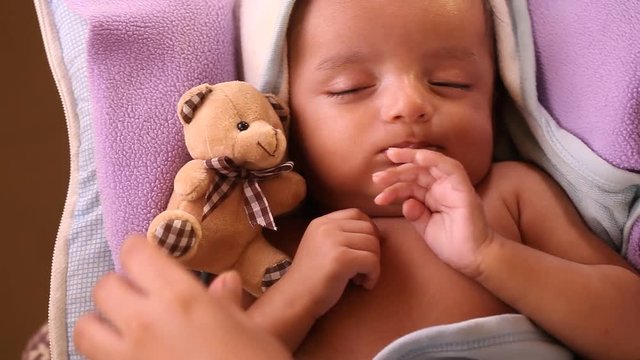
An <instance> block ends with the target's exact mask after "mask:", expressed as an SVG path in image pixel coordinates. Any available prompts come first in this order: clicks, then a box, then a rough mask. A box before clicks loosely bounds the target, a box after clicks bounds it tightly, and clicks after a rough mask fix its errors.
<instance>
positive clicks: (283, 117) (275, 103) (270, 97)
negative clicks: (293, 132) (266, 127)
mask: <svg viewBox="0 0 640 360" xmlns="http://www.w3.org/2000/svg"><path fill="white" fill-rule="evenodd" d="M264 97H265V98H267V101H269V104H271V107H272V108H273V110H275V112H276V114H278V117H279V118H280V121H281V122H282V127H283V128H284V129H285V132H286V131H288V130H289V109H287V108H286V107H285V106H284V105H282V104H281V103H280V100H278V97H277V96H275V95H274V94H264Z"/></svg>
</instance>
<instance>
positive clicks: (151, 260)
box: [74, 236, 291, 360]
mask: <svg viewBox="0 0 640 360" xmlns="http://www.w3.org/2000/svg"><path fill="white" fill-rule="evenodd" d="M121 263H122V266H123V268H124V270H125V271H126V273H127V275H128V277H125V276H123V275H119V274H115V273H112V274H108V275H106V276H104V277H103V278H102V279H101V280H100V281H99V282H98V284H97V285H96V287H95V289H94V293H93V296H94V300H95V304H96V307H97V311H98V313H99V314H98V313H92V314H87V315H85V316H83V317H81V318H80V319H79V320H78V322H77V323H76V327H75V331H74V341H75V345H76V348H77V349H78V351H79V352H80V353H82V354H84V355H85V356H87V357H88V358H90V359H97V360H100V359H154V360H155V359H258V358H260V359H289V358H291V356H290V355H289V354H288V353H287V352H286V351H285V349H284V347H283V346H282V344H280V343H279V342H278V341H276V339H275V338H274V337H272V336H271V335H269V334H268V333H267V332H265V331H264V330H261V329H259V328H258V327H257V326H256V325H255V324H253V322H252V321H251V320H250V319H249V318H248V316H247V315H246V314H245V312H244V311H243V310H242V308H241V306H240V302H241V291H242V288H241V283H240V278H239V276H238V274H237V273H224V274H222V275H220V276H218V278H216V280H215V281H214V282H213V283H212V284H211V286H210V287H209V289H208V291H207V289H206V288H205V287H204V286H202V285H201V284H200V283H199V282H198V281H197V280H196V279H195V277H194V276H193V275H192V274H190V273H189V272H187V271H186V270H184V269H183V268H181V267H180V265H179V264H178V263H177V262H176V261H174V260H173V259H171V258H170V257H169V256H167V255H165V254H164V253H162V252H161V250H160V249H159V248H157V247H155V246H154V245H153V244H150V243H148V242H147V241H146V240H145V239H144V237H142V236H135V237H132V238H129V239H128V240H127V241H126V242H125V244H124V245H123V247H122V250H121Z"/></svg>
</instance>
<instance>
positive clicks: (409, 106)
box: [383, 78, 433, 122]
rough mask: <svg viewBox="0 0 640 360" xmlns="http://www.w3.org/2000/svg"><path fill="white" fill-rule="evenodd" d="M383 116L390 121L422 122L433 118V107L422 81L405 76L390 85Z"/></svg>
mask: <svg viewBox="0 0 640 360" xmlns="http://www.w3.org/2000/svg"><path fill="white" fill-rule="evenodd" d="M388 95H389V96H388V97H387V99H386V101H385V105H384V110H383V117H384V119H385V120H386V121H390V122H398V121H405V122H416V121H417V122H422V121H427V120H428V119H429V118H431V114H432V110H433V109H432V107H431V104H430V102H429V96H428V93H427V89H426V87H425V85H424V84H423V83H422V81H418V80H417V79H413V78H405V79H403V80H401V81H398V82H397V83H396V84H393V85H392V86H390V89H389V94H388Z"/></svg>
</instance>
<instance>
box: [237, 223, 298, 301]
mask: <svg viewBox="0 0 640 360" xmlns="http://www.w3.org/2000/svg"><path fill="white" fill-rule="evenodd" d="M290 265H291V260H290V259H289V257H288V256H287V255H285V254H284V253H283V252H282V251H280V250H278V249H276V248H275V247H273V246H272V245H271V244H269V243H268V242H267V240H266V239H265V238H264V237H263V236H262V235H261V234H260V235H258V237H257V238H255V239H254V240H253V241H252V242H251V243H249V245H248V246H247V248H246V250H245V251H244V252H243V253H242V255H241V256H240V258H239V259H238V261H237V262H236V263H235V265H234V266H233V268H234V269H235V270H237V271H238V273H239V274H240V277H241V278H242V283H243V285H244V287H245V290H247V291H248V292H249V293H251V294H252V295H254V296H256V297H257V296H260V295H262V293H263V292H265V291H266V290H267V289H268V288H269V287H270V286H271V285H273V284H275V283H276V282H277V281H278V280H279V279H280V278H281V277H282V276H283V275H284V274H285V273H286V271H287V269H288V268H289V266H290Z"/></svg>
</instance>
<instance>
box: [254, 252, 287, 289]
mask: <svg viewBox="0 0 640 360" xmlns="http://www.w3.org/2000/svg"><path fill="white" fill-rule="evenodd" d="M289 266H291V260H289V259H284V260H281V261H279V262H277V263H275V264H273V265H271V266H269V267H268V268H267V269H266V270H265V271H264V276H263V277H262V286H261V288H262V292H265V291H267V290H268V289H269V288H270V287H271V286H272V285H273V284H275V283H276V282H278V280H280V278H281V277H283V276H284V274H286V272H287V270H289Z"/></svg>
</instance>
